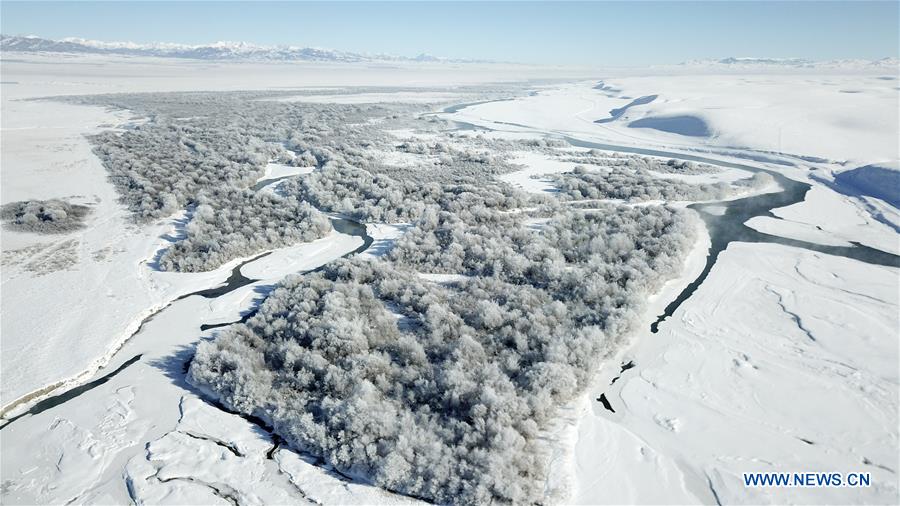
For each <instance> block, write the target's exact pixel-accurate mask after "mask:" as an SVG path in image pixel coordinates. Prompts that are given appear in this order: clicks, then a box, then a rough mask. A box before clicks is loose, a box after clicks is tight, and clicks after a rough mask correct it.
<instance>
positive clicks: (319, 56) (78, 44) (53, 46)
mask: <svg viewBox="0 0 900 506" xmlns="http://www.w3.org/2000/svg"><path fill="white" fill-rule="evenodd" d="M0 50H2V51H18V52H29V53H75V54H78V53H81V54H109V55H126V56H154V57H162V58H186V59H196V60H256V61H334V62H377V61H391V62H402V61H410V62H436V63H439V62H449V63H493V62H488V61H484V60H466V59H450V58H440V57H437V56H432V55H429V54H425V53H422V54H419V55H418V56H415V57H412V58H410V57H405V56H394V55H384V54H379V55H370V54H365V53H352V52H347V51H338V50H334V49H323V48H316V47H297V46H263V45H258V44H253V43H251V42H244V41H218V42H213V43H209V44H179V43H173V42H152V43H137V42H107V41H100V40H91V39H83V38H79V37H66V38H64V39H59V40H53V39H45V38H41V37H38V36H36V35H23V36H19V35H0Z"/></svg>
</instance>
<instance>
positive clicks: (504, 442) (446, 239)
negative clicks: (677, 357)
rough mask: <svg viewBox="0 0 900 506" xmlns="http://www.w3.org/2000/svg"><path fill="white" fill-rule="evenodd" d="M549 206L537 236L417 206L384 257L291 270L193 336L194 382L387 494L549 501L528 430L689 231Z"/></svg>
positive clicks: (658, 217) (507, 222)
mask: <svg viewBox="0 0 900 506" xmlns="http://www.w3.org/2000/svg"><path fill="white" fill-rule="evenodd" d="M549 219H550V220H549V222H548V223H547V225H546V226H545V228H544V229H543V230H542V231H541V232H535V231H534V230H533V229H530V228H528V227H526V226H525V225H524V221H522V220H521V219H520V218H517V217H516V216H515V215H503V214H500V213H496V212H493V211H490V210H489V208H487V207H485V206H484V205H481V206H477V207H475V208H473V209H471V210H468V211H461V212H459V213H452V212H447V211H439V210H438V208H437V207H430V208H429V209H428V210H426V212H425V213H424V214H423V217H422V219H421V220H420V221H419V222H418V223H417V227H416V228H415V229H414V230H413V231H411V232H408V233H407V234H406V235H405V236H404V237H403V238H402V239H401V240H400V242H399V243H398V244H397V246H396V247H395V248H394V249H393V250H392V252H391V254H390V255H389V258H387V259H383V260H379V261H364V260H339V261H336V262H332V263H331V264H328V265H327V266H326V268H325V269H324V270H323V271H322V272H320V273H316V274H311V275H306V276H294V277H290V278H288V279H286V280H285V281H284V282H283V283H282V284H281V285H280V286H279V287H278V288H277V289H276V290H275V291H274V292H272V294H271V295H270V296H269V297H268V298H267V299H266V301H265V302H264V303H263V304H262V306H261V308H260V310H259V312H258V313H257V315H256V316H254V317H253V318H251V319H250V320H249V321H248V322H247V323H246V324H239V325H235V326H233V327H231V328H229V329H228V330H226V331H224V332H223V333H222V334H220V335H219V336H218V337H217V338H216V340H214V341H211V342H204V343H201V344H200V345H199V347H198V349H197V354H196V356H195V358H194V361H193V363H192V365H191V369H190V381H191V382H193V383H194V384H195V385H198V386H200V387H202V388H203V389H205V390H207V391H212V392H215V393H216V395H218V396H219V397H220V399H221V400H222V401H223V402H225V403H226V404H227V405H229V406H231V407H233V408H234V409H237V410H240V411H242V412H245V413H248V414H254V415H256V416H260V417H263V418H264V419H267V420H270V421H271V423H272V424H273V426H274V428H275V431H276V432H278V433H279V434H280V435H282V436H283V437H285V439H287V440H288V441H289V442H290V443H291V444H292V445H293V446H295V447H297V448H299V449H301V450H304V451H308V452H311V453H313V454H314V455H316V456H319V457H322V458H323V459H325V461H326V462H328V463H329V464H330V465H333V466H335V467H336V468H337V469H339V470H341V471H342V472H344V473H346V474H350V475H353V476H358V477H360V478H361V479H364V480H369V481H371V482H373V483H374V484H376V485H378V486H381V487H384V488H387V489H389V490H393V491H397V492H400V493H403V494H408V495H411V496H416V497H420V498H423V499H426V500H430V501H434V502H438V503H459V504H480V503H487V502H492V501H498V502H514V503H533V502H541V501H544V500H546V498H545V497H544V495H543V494H544V489H543V482H544V480H545V479H546V473H547V451H546V450H547V449H546V448H545V447H544V446H543V444H542V443H541V439H540V438H539V436H540V433H541V430H542V429H544V428H546V427H547V426H548V424H549V422H550V421H551V419H552V417H553V416H554V414H555V413H556V411H557V409H558V408H559V407H560V405H561V404H563V403H564V402H566V401H568V400H570V399H571V398H572V397H573V396H574V395H576V394H577V393H578V392H580V391H581V390H582V389H583V388H584V386H585V385H586V384H587V381H588V380H589V378H590V376H591V374H592V373H593V371H594V368H595V367H596V364H597V360H598V359H599V358H601V357H602V356H603V355H604V354H606V353H608V352H610V351H611V350H612V346H613V345H614V343H615V342H616V340H617V339H620V338H621V337H622V335H623V334H624V333H625V332H626V331H627V330H628V329H629V328H630V326H631V324H632V323H633V322H634V319H635V315H636V314H637V311H638V310H639V309H640V307H642V304H643V301H644V300H646V297H647V295H648V294H649V293H651V292H652V291H654V290H656V289H658V288H659V286H660V284H661V283H662V282H663V281H664V280H665V279H667V278H668V277H670V276H672V275H674V274H675V273H676V272H677V270H678V269H679V267H680V259H681V258H682V257H683V255H684V253H685V252H686V250H687V248H688V247H689V245H690V244H691V243H692V240H693V239H692V237H693V233H692V231H693V226H692V225H691V223H690V221H689V218H688V216H687V215H686V214H683V213H680V212H675V211H672V210H669V209H665V208H662V207H644V208H634V209H629V208H625V207H622V206H619V207H612V206H610V207H608V208H605V209H604V210H602V211H600V212H591V213H583V212H579V211H567V212H557V213H555V214H553V215H552V216H549ZM420 271H426V272H441V273H457V274H466V275H468V276H471V277H469V278H466V279H465V280H463V281H460V282H457V283H453V284H449V285H441V284H435V283H430V282H426V281H423V280H422V279H421V278H419V277H418V274H417V272H420ZM398 316H400V317H401V318H402V320H403V321H404V322H405V323H404V324H403V325H402V326H401V325H398Z"/></svg>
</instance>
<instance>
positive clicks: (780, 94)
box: [448, 67, 900, 165]
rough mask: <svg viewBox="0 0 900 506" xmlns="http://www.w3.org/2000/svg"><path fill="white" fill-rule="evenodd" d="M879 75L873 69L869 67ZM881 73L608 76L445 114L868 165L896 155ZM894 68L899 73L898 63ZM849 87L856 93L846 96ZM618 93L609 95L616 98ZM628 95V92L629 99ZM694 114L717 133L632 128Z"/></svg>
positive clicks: (622, 140)
mask: <svg viewBox="0 0 900 506" xmlns="http://www.w3.org/2000/svg"><path fill="white" fill-rule="evenodd" d="M873 72H875V73H873ZM877 72H881V73H883V72H886V70H884V69H881V68H880V67H879V68H877V69H876V70H869V71H866V70H859V71H856V72H851V73H845V74H822V73H816V72H815V70H814V69H813V70H801V69H793V70H791V69H787V70H782V71H781V73H780V74H776V75H772V74H766V73H760V74H758V75H754V74H752V73H750V74H710V73H698V74H693V75H677V74H675V75H673V74H666V73H661V74H657V75H640V76H639V75H632V76H623V77H616V78H614V79H607V80H604V83H606V84H608V85H611V86H613V87H615V88H617V89H619V90H621V91H620V92H618V93H619V94H618V96H616V94H609V93H605V92H603V91H601V90H597V89H595V88H594V86H595V85H596V81H590V82H581V83H574V84H570V85H565V86H561V87H559V88H557V89H555V90H550V91H544V92H542V93H539V94H537V95H534V96H529V97H523V98H518V99H516V100H512V101H505V102H491V103H487V104H482V105H476V106H472V107H468V108H465V109H463V110H461V111H459V112H458V113H456V114H454V115H450V116H448V118H449V119H458V120H461V121H467V122H470V123H474V124H477V125H481V126H488V127H493V128H501V129H506V130H511V129H512V130H520V129H521V128H523V126H524V127H525V128H535V129H539V130H542V131H547V132H558V133H567V134H574V135H576V136H578V137H580V138H585V139H588V140H590V138H604V139H606V140H608V141H613V142H616V143H619V144H632V145H634V144H640V145H645V146H648V145H657V146H668V147H682V148H683V147H688V146H700V147H703V148H704V149H709V148H727V147H749V148H752V149H754V150H758V151H762V152H776V153H789V154H793V155H798V156H815V157H819V158H827V159H832V160H838V161H845V160H848V161H851V162H852V163H855V164H858V165H863V164H867V163H878V162H882V161H885V160H896V158H897V153H898V139H897V136H896V132H897V130H898V117H897V115H896V114H884V111H896V110H897V109H898V107H900V99H898V95H897V91H896V89H895V87H896V82H895V81H891V80H884V79H878V77H879V76H880V75H881V74H879V73H877ZM894 72H895V73H896V69H894ZM849 88H852V89H854V90H855V91H858V93H842V92H841V90H846V89H849ZM610 95H612V96H610ZM646 95H658V98H657V99H656V100H654V101H652V102H650V103H647V104H643V105H637V106H633V107H630V108H629V109H628V110H627V111H626V112H625V114H624V115H623V116H622V117H621V118H619V119H618V120H616V121H613V122H610V123H603V124H597V123H595V120H598V119H603V118H608V117H609V115H610V114H609V111H610V110H612V109H617V108H621V107H623V106H624V105H626V104H628V103H629V102H631V100H632V97H637V96H646ZM625 97H628V98H625ZM671 116H692V117H696V118H699V119H701V120H702V121H704V122H705V123H706V124H707V125H708V126H709V128H710V129H711V130H712V132H713V136H712V137H709V138H707V137H687V136H683V135H678V134H673V133H666V132H661V131H658V130H654V129H635V128H628V126H627V125H628V123H630V122H632V121H635V120H640V119H642V118H650V117H671Z"/></svg>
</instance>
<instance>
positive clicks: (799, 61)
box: [679, 57, 900, 73]
mask: <svg viewBox="0 0 900 506" xmlns="http://www.w3.org/2000/svg"><path fill="white" fill-rule="evenodd" d="M898 65H900V60H898V59H897V58H881V59H878V60H859V59H855V60H846V59H845V60H828V61H814V60H807V59H804V58H753V57H740V58H738V57H728V58H720V59H717V60H690V61H686V62H682V63H680V64H679V66H682V67H716V68H722V69H727V68H732V69H753V68H796V69H838V68H839V69H884V70H892V71H893V72H895V73H896V71H897V68H898Z"/></svg>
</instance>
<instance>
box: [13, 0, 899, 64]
mask: <svg viewBox="0 0 900 506" xmlns="http://www.w3.org/2000/svg"><path fill="white" fill-rule="evenodd" d="M898 6H900V2H898V1H897V0H893V1H883V2H855V1H844V2H817V1H800V2H787V1H778V2H772V1H770V2H759V1H757V2H738V1H706V2H685V1H664V2H650V1H632V2H559V1H546V2H509V1H506V2H433V1H421V2H327V3H326V2H209V1H206V2H122V1H114V2H71V1H70V2H11V1H5V0H3V1H0V28H2V32H3V33H4V34H7V35H38V36H42V37H46V38H63V37H84V38H89V39H99V40H107V41H113V40H116V41H123V40H125V41H134V42H155V41H163V42H181V43H189V44H198V43H207V42H215V41H219V40H232V41H238V40H239V41H247V42H254V43H257V44H265V45H270V44H271V45H275V44H290V45H299V46H316V47H323V48H330V49H340V50H345V51H356V52H368V53H379V52H381V53H390V54H396V55H405V56H414V55H416V54H419V53H429V54H433V55H437V56H447V57H454V58H480V59H491V60H503V61H517V62H523V63H542V64H586V65H645V64H657V63H679V62H682V61H685V60H691V59H706V58H721V57H727V56H758V57H800V58H808V59H812V60H825V59H838V58H867V59H875V58H883V57H886V56H897V55H898V44H900V40H898V38H900V35H898V26H900V11H898Z"/></svg>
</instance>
